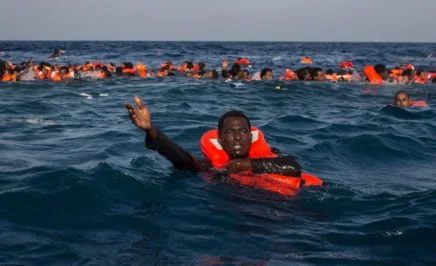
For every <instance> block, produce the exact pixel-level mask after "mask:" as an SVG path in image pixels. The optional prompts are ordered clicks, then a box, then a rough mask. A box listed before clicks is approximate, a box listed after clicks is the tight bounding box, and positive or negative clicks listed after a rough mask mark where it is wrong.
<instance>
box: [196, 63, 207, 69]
mask: <svg viewBox="0 0 436 266" xmlns="http://www.w3.org/2000/svg"><path fill="white" fill-rule="evenodd" d="M205 67H206V64H205V63H204V62H198V68H199V69H203V68H205Z"/></svg>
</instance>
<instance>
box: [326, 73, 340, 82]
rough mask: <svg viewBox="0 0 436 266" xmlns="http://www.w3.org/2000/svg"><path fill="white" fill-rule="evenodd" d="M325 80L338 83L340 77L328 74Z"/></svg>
mask: <svg viewBox="0 0 436 266" xmlns="http://www.w3.org/2000/svg"><path fill="white" fill-rule="evenodd" d="M325 79H326V80H331V81H338V76H336V74H333V75H330V74H326V75H325Z"/></svg>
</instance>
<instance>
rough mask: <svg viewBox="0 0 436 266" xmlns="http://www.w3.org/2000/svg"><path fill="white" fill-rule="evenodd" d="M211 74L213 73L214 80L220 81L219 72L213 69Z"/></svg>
mask: <svg viewBox="0 0 436 266" xmlns="http://www.w3.org/2000/svg"><path fill="white" fill-rule="evenodd" d="M210 72H212V77H211V78H212V79H218V72H217V71H216V70H215V69H212V70H211V71H210Z"/></svg>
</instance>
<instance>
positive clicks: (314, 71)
mask: <svg viewBox="0 0 436 266" xmlns="http://www.w3.org/2000/svg"><path fill="white" fill-rule="evenodd" d="M320 71H322V69H321V68H319V67H313V68H311V69H310V70H309V72H310V76H311V77H312V79H315V78H316V76H318V72H320Z"/></svg>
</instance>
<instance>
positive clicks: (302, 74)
mask: <svg viewBox="0 0 436 266" xmlns="http://www.w3.org/2000/svg"><path fill="white" fill-rule="evenodd" d="M310 69H311V68H310V67H303V68H299V69H297V70H295V74H296V75H297V77H298V79H299V80H304V79H305V77H306V75H307V73H309V72H310Z"/></svg>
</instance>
